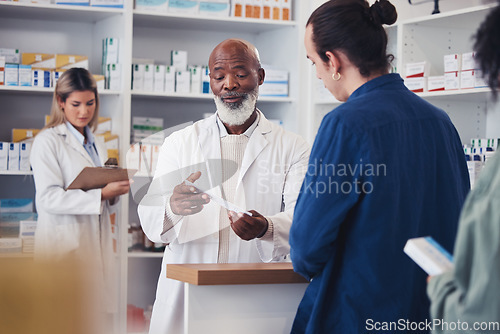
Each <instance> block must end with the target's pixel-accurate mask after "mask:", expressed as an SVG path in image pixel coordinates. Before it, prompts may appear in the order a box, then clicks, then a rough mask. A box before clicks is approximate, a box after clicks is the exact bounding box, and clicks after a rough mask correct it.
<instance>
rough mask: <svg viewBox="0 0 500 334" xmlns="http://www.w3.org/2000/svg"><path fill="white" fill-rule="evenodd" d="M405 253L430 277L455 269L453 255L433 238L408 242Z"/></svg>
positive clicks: (415, 239)
mask: <svg viewBox="0 0 500 334" xmlns="http://www.w3.org/2000/svg"><path fill="white" fill-rule="evenodd" d="M404 252H405V253H406V254H407V255H408V256H409V257H411V258H412V260H413V261H415V262H416V263H417V264H418V265H419V266H420V267H421V268H422V269H424V271H425V272H426V273H427V274H428V275H430V276H434V275H440V274H442V273H445V272H447V271H450V270H452V269H453V263H452V261H453V257H452V256H451V254H450V253H448V252H447V251H446V250H445V249H444V248H443V247H442V246H441V245H439V244H438V243H437V242H436V241H435V240H434V239H433V238H431V237H422V238H413V239H410V240H408V241H407V242H406V245H405V247H404Z"/></svg>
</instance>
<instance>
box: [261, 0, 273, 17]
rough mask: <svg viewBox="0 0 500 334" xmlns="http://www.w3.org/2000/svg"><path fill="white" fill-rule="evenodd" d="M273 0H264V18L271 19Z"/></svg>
mask: <svg viewBox="0 0 500 334" xmlns="http://www.w3.org/2000/svg"><path fill="white" fill-rule="evenodd" d="M272 3H273V0H262V18H263V19H268V20H269V19H270V18H271V8H272Z"/></svg>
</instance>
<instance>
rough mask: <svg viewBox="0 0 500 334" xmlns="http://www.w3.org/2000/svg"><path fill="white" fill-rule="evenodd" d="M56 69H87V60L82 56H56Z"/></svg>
mask: <svg viewBox="0 0 500 334" xmlns="http://www.w3.org/2000/svg"><path fill="white" fill-rule="evenodd" d="M55 59H56V67H55V68H56V69H68V68H72V67H83V68H84V69H87V70H88V69H89V58H88V57H87V56H83V55H66V54H56V55H55Z"/></svg>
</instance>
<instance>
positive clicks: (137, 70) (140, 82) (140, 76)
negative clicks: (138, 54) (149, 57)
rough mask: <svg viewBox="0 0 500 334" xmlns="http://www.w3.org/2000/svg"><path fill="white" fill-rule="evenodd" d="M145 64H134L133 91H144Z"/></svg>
mask: <svg viewBox="0 0 500 334" xmlns="http://www.w3.org/2000/svg"><path fill="white" fill-rule="evenodd" d="M144 71H145V64H132V90H143V89H144Z"/></svg>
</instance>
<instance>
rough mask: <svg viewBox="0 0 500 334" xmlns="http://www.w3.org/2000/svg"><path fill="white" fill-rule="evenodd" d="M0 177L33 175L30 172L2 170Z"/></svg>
mask: <svg viewBox="0 0 500 334" xmlns="http://www.w3.org/2000/svg"><path fill="white" fill-rule="evenodd" d="M0 175H33V172H32V171H20V170H2V171H0Z"/></svg>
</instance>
